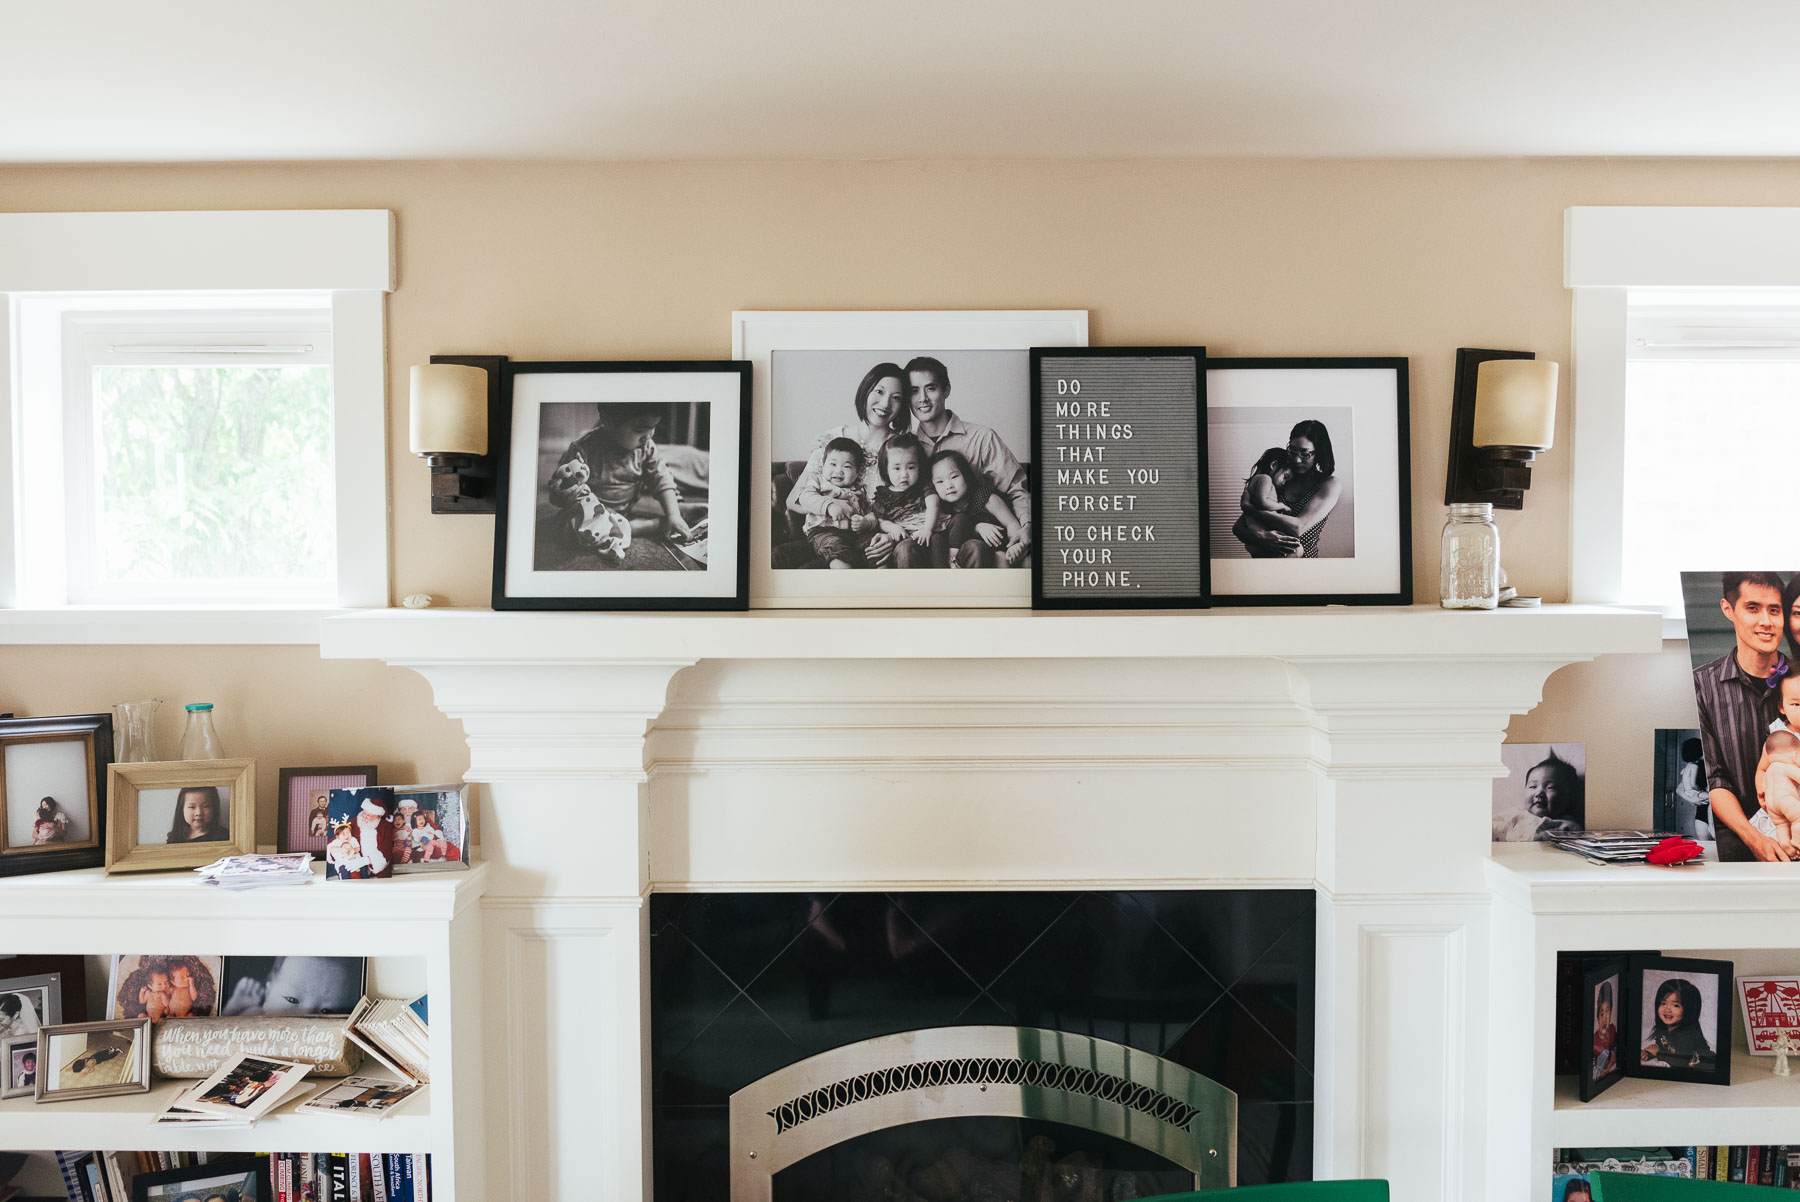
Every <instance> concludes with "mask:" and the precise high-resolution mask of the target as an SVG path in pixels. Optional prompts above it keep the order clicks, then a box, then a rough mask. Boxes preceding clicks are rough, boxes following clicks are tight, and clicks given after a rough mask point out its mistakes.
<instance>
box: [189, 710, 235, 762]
mask: <svg viewBox="0 0 1800 1202" xmlns="http://www.w3.org/2000/svg"><path fill="white" fill-rule="evenodd" d="M181 758H182V759H184V760H222V759H224V758H225V748H224V747H223V746H221V745H220V743H219V732H218V731H216V730H214V729H213V707H212V702H210V701H200V702H196V703H194V704H193V705H190V706H188V707H187V727H186V729H184V730H183V731H182V732H181Z"/></svg>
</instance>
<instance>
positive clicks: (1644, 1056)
mask: <svg viewBox="0 0 1800 1202" xmlns="http://www.w3.org/2000/svg"><path fill="white" fill-rule="evenodd" d="M1732 971H1733V968H1732V964H1731V961H1729V960H1686V959H1674V958H1672V957H1668V956H1633V957H1631V959H1630V960H1629V961H1628V962H1627V970H1626V980H1627V986H1626V991H1627V993H1628V994H1629V997H1630V1001H1629V1011H1628V1013H1629V1018H1630V1022H1629V1030H1630V1031H1631V1033H1632V1040H1631V1042H1630V1044H1629V1045H1627V1047H1626V1049H1625V1075H1626V1076H1628V1077H1648V1078H1652V1079H1654V1080H1659V1081H1691V1082H1695V1083H1697V1084H1700V1085H1730V1084H1731V1012H1732V1009H1733V1008H1734V1007H1733V999H1732V996H1731V991H1732Z"/></svg>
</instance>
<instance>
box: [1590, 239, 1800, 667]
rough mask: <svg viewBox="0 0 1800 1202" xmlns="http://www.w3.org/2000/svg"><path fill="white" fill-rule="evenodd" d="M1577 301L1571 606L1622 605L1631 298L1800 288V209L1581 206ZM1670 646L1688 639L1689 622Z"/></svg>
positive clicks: (1672, 634) (1669, 627) (1668, 628)
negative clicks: (1642, 293) (1682, 291)
mask: <svg viewBox="0 0 1800 1202" xmlns="http://www.w3.org/2000/svg"><path fill="white" fill-rule="evenodd" d="M1563 284H1564V286H1565V287H1568V288H1569V289H1571V290H1573V292H1574V302H1573V331H1572V343H1573V363H1572V370H1573V384H1572V386H1571V396H1572V397H1573V398H1574V414H1573V420H1572V423H1571V435H1570V441H1571V443H1572V447H1571V464H1572V468H1571V470H1572V473H1573V480H1572V484H1571V488H1570V498H1569V501H1570V503H1569V522H1570V529H1569V599H1570V600H1571V601H1575V602H1585V603H1593V604H1601V605H1614V604H1618V603H1620V602H1621V601H1628V600H1629V599H1628V598H1625V597H1623V596H1621V587H1620V582H1621V580H1622V579H1623V570H1622V562H1621V551H1620V545H1621V535H1622V534H1623V532H1624V519H1625V504H1624V502H1625V460H1624V446H1625V364H1626V356H1627V346H1628V344H1627V334H1626V311H1627V308H1628V302H1629V294H1630V292H1631V290H1633V289H1649V288H1656V289H1671V288H1707V289H1717V288H1733V289H1755V288H1800V208H1785V207H1784V208H1775V207H1745V208H1722V207H1720V208H1708V207H1696V208H1672V207H1660V206H1643V207H1622V206H1576V207H1572V208H1569V209H1567V210H1565V211H1564V213H1563ZM1663 632H1664V636H1665V637H1668V638H1686V637H1687V625H1686V623H1685V622H1684V621H1683V620H1682V619H1680V618H1670V619H1666V620H1665V622H1664V627H1663Z"/></svg>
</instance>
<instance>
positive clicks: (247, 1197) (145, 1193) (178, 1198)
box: [131, 1159, 269, 1202]
mask: <svg viewBox="0 0 1800 1202" xmlns="http://www.w3.org/2000/svg"><path fill="white" fill-rule="evenodd" d="M260 1164H261V1162H260V1161H255V1160H245V1161H242V1162H232V1161H226V1162H225V1163H223V1164H221V1163H220V1162H219V1161H218V1160H217V1159H214V1160H212V1161H211V1162H209V1163H207V1164H193V1165H188V1166H187V1167H186V1168H176V1169H163V1170H161V1171H159V1172H155V1173H138V1174H136V1175H135V1176H133V1177H132V1179H131V1202H186V1200H187V1199H189V1198H199V1199H202V1202H213V1199H215V1198H217V1199H219V1200H220V1202H262V1200H263V1199H265V1198H267V1197H268V1196H269V1195H268V1192H267V1190H266V1189H265V1185H266V1182H265V1181H264V1179H263V1170H262V1169H261V1168H260V1167H259V1165H260Z"/></svg>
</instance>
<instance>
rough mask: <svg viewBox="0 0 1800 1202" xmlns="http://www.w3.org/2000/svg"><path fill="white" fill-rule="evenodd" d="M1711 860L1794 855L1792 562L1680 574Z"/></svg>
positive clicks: (1797, 689)
mask: <svg viewBox="0 0 1800 1202" xmlns="http://www.w3.org/2000/svg"><path fill="white" fill-rule="evenodd" d="M1681 592H1682V602H1683V608H1684V610H1685V611H1686V616H1687V627H1688V651H1689V654H1690V655H1691V657H1692V662H1693V668H1694V701H1695V704H1696V706H1697V708H1698V709H1699V712H1700V757H1701V763H1702V764H1703V765H1704V769H1705V771H1704V777H1705V786H1704V787H1705V789H1706V793H1707V801H1708V805H1709V810H1710V815H1709V816H1710V818H1711V820H1712V829H1713V834H1714V836H1715V838H1716V839H1717V840H1718V854H1719V859H1721V860H1727V861H1734V860H1735V861H1748V860H1760V861H1763V862H1766V863H1792V862H1794V861H1795V860H1800V829H1796V824H1800V674H1797V673H1796V672H1795V671H1794V670H1793V666H1794V663H1795V658H1796V656H1800V570H1790V571H1777V572H1683V573H1682V574H1681Z"/></svg>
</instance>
